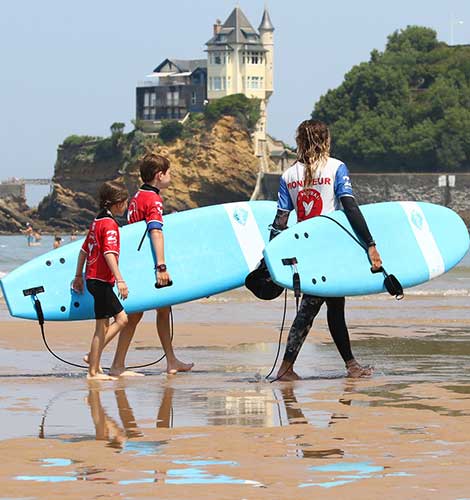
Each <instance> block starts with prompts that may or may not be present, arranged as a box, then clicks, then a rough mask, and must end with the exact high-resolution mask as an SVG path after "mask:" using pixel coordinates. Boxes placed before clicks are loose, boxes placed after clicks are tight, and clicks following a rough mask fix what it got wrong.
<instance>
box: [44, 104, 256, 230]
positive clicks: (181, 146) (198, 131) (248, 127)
mask: <svg viewBox="0 0 470 500" xmlns="http://www.w3.org/2000/svg"><path fill="white" fill-rule="evenodd" d="M257 117H259V102H258V101H257V100H250V99H247V98H246V97H245V96H243V95H241V96H240V95H235V96H229V97H227V98H223V99H219V100H218V101H217V105H209V106H207V111H206V113H205V114H194V115H191V116H190V118H189V119H188V120H187V121H186V122H185V123H184V124H181V123H179V122H177V121H164V122H163V123H162V127H161V129H160V131H159V133H158V134H156V133H155V134H149V133H144V132H142V131H141V130H139V123H138V122H137V123H135V125H136V129H135V130H133V131H132V132H130V133H127V134H126V133H125V132H124V124H123V123H120V122H116V123H113V125H112V126H111V135H110V137H106V138H99V137H92V136H76V135H72V136H69V137H67V138H66V139H65V140H64V142H63V143H62V144H61V145H60V146H59V148H58V152H57V161H56V164H55V169H54V177H53V183H54V188H53V191H52V193H51V194H50V195H49V196H47V197H46V198H45V199H44V200H43V201H42V202H41V203H40V204H39V207H38V210H37V214H36V217H37V218H38V219H39V220H42V221H47V223H48V225H50V226H53V227H56V228H61V229H63V230H69V229H72V228H81V229H84V228H86V227H87V226H88V225H89V223H90V221H91V220H92V218H93V215H94V213H95V212H96V210H97V203H96V200H95V197H96V192H97V189H98V187H99V186H100V185H101V183H103V182H105V181H107V180H113V179H119V180H122V181H124V182H125V183H126V185H127V186H128V188H129V192H130V193H131V194H132V193H133V192H135V191H136V190H137V188H138V187H139V185H140V184H141V182H140V178H139V172H138V166H137V160H138V158H139V156H140V155H141V154H142V153H143V152H144V151H145V150H146V149H152V150H155V151H157V152H158V153H159V154H162V155H164V156H167V157H168V158H169V160H170V163H171V175H172V182H171V185H170V187H169V188H168V189H167V190H166V191H165V192H164V193H163V197H164V203H165V210H166V212H172V211H175V210H176V211H180V210H186V209H189V208H196V207H201V206H206V205H212V204H217V203H226V202H231V201H241V200H247V199H249V197H250V195H251V193H252V192H253V189H254V187H255V183H256V177H257V173H258V168H259V166H258V158H257V157H256V156H255V155H254V148H253V144H252V140H251V131H252V130H253V128H254V126H255V124H256V121H257V119H258V118H257ZM254 120H256V121H254Z"/></svg>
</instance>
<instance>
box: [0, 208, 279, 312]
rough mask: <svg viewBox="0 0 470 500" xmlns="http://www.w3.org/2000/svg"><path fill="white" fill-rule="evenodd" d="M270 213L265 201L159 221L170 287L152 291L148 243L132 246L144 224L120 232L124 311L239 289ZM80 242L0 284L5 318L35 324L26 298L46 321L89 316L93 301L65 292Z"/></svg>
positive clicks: (265, 234) (263, 241)
mask: <svg viewBox="0 0 470 500" xmlns="http://www.w3.org/2000/svg"><path fill="white" fill-rule="evenodd" d="M275 213H276V203H275V202H273V201H254V202H241V203H228V204H223V205H215V206H211V207H204V208H198V209H194V210H188V211H185V212H179V213H175V214H170V215H167V216H165V218H164V235H165V257H166V264H167V266H168V272H169V273H170V276H171V279H172V281H173V285H172V286H169V287H165V288H161V289H156V288H155V286H154V284H155V272H154V267H155V259H154V256H153V253H152V248H151V242H150V238H149V237H148V235H147V237H146V238H145V240H144V243H143V245H142V248H141V249H140V251H139V250H138V246H139V243H140V241H141V239H142V236H143V234H144V232H145V227H146V225H145V223H144V222H139V223H136V224H130V225H128V226H125V227H123V228H121V256H120V260H119V266H120V269H121V273H122V275H123V277H124V279H125V280H126V282H127V285H128V287H129V297H128V299H127V300H125V301H123V305H124V307H125V310H126V311H127V312H136V311H144V310H149V309H154V308H156V307H164V306H168V305H173V304H178V303H181V302H187V301H190V300H195V299H199V298H201V297H206V296H209V295H213V294H217V293H221V292H225V291H227V290H231V289H233V288H237V287H239V286H242V285H243V283H244V280H245V277H246V275H247V274H248V273H249V272H250V271H252V270H253V269H254V268H255V267H256V265H257V264H258V262H259V261H260V259H261V257H262V251H263V248H264V246H265V244H266V243H267V241H268V240H269V228H268V226H269V225H270V224H271V223H272V221H273V219H274V215H275ZM82 242H83V240H82V241H76V242H74V243H70V244H68V245H66V246H64V247H60V248H58V249H56V250H53V251H51V252H48V253H46V254H44V255H41V256H40V257H37V258H35V259H33V260H31V261H30V262H28V263H26V264H24V265H22V266H20V267H19V268H18V269H16V270H14V271H13V272H11V273H9V274H8V275H7V276H6V277H5V278H3V279H2V280H1V281H0V285H1V287H2V291H3V295H4V297H5V300H6V303H7V305H8V309H9V311H10V314H11V315H12V316H16V317H19V318H26V319H36V312H35V309H34V305H33V300H32V298H31V296H24V294H23V290H26V289H30V288H33V287H40V286H42V287H43V288H44V293H40V294H38V298H39V299H40V301H41V305H42V309H43V312H44V317H45V319H46V320H57V321H66V320H82V319H90V318H93V317H94V312H93V299H92V297H91V295H90V294H89V293H88V292H85V294H83V295H80V294H77V293H75V292H73V291H72V290H71V288H70V285H71V281H72V279H73V277H74V274H75V266H76V262H77V256H78V253H79V251H80V248H81V245H82Z"/></svg>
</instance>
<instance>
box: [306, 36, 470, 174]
mask: <svg viewBox="0 0 470 500" xmlns="http://www.w3.org/2000/svg"><path fill="white" fill-rule="evenodd" d="M312 117H313V118H315V119H319V120H323V121H325V122H327V123H328V124H329V125H330V126H331V130H332V135H333V154H335V155H337V156H339V157H341V158H344V159H345V160H347V161H348V163H350V164H352V165H356V166H360V167H363V168H366V169H371V170H372V169H374V170H383V169H390V170H391V169H401V170H438V169H454V170H463V169H468V168H470V47H467V46H456V47H451V46H448V45H446V44H445V43H443V42H439V41H438V40H437V37H436V32H435V31H434V30H432V29H429V28H424V27H419V26H409V27H408V28H406V29H405V30H402V31H395V32H394V33H392V34H391V35H390V36H389V37H388V42H387V45H386V48H385V50H384V52H379V51H377V50H373V51H372V53H371V58H370V61H369V62H366V63H361V64H359V65H358V66H354V67H353V68H352V69H351V70H350V71H349V72H348V73H347V74H346V75H345V78H344V81H343V83H342V84H341V85H340V86H339V87H338V88H336V89H334V90H330V91H328V92H327V93H326V94H325V95H324V96H322V97H321V98H320V100H319V101H318V103H317V104H316V105H315V108H314V110H313V112H312Z"/></svg>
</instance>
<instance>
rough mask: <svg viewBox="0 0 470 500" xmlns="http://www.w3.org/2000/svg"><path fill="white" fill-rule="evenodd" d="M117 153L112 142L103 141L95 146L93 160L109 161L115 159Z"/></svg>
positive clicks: (108, 140) (109, 140)
mask: <svg viewBox="0 0 470 500" xmlns="http://www.w3.org/2000/svg"><path fill="white" fill-rule="evenodd" d="M118 152H119V149H118V148H117V147H116V144H115V143H114V141H113V140H112V139H110V138H107V139H103V140H102V141H100V142H99V143H98V144H97V145H96V149H95V160H96V161H100V160H101V161H102V160H109V159H111V158H113V157H115V156H116V155H117V154H118Z"/></svg>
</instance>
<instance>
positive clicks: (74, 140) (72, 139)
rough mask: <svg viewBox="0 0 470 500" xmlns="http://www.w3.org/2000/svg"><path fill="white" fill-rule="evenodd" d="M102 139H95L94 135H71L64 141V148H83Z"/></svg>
mask: <svg viewBox="0 0 470 500" xmlns="http://www.w3.org/2000/svg"><path fill="white" fill-rule="evenodd" d="M100 139H101V137H94V136H92V135H69V136H68V137H66V138H65V139H64V142H63V143H62V145H63V146H82V145H83V144H86V143H87V142H93V141H98V140H100Z"/></svg>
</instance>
